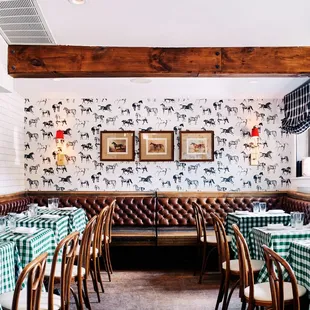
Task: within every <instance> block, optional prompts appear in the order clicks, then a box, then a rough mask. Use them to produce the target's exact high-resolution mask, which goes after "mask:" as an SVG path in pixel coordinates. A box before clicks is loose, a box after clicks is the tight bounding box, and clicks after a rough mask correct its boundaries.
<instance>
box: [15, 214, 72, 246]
mask: <svg viewBox="0 0 310 310" xmlns="http://www.w3.org/2000/svg"><path fill="white" fill-rule="evenodd" d="M16 227H36V228H47V229H51V230H52V231H53V232H54V236H55V238H54V240H53V241H52V245H53V247H54V249H55V248H56V245H57V244H58V243H59V242H60V241H61V240H62V239H63V238H64V237H66V236H67V235H69V219H68V216H64V215H63V216H60V215H52V214H41V215H37V216H34V217H29V216H25V217H22V218H18V219H17V220H16Z"/></svg>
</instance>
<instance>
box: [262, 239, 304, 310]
mask: <svg viewBox="0 0 310 310" xmlns="http://www.w3.org/2000/svg"><path fill="white" fill-rule="evenodd" d="M263 249H264V256H265V260H266V266H267V270H268V275H269V286H270V291H269V293H271V299H272V309H273V310H284V306H285V305H287V304H292V305H293V309H294V310H300V309H301V307H300V298H301V297H303V296H305V295H306V292H307V290H306V288H305V287H303V286H301V285H298V284H297V280H296V277H295V274H294V272H293V270H292V268H291V266H290V265H289V264H288V262H287V261H286V260H285V259H284V258H282V257H281V256H280V255H278V254H277V253H276V252H274V251H273V250H272V249H270V248H268V247H267V246H266V245H263ZM283 270H284V271H285V272H286V273H287V274H288V276H289V279H290V282H284V276H283ZM305 297H306V296H305ZM302 309H306V306H303V307H302Z"/></svg>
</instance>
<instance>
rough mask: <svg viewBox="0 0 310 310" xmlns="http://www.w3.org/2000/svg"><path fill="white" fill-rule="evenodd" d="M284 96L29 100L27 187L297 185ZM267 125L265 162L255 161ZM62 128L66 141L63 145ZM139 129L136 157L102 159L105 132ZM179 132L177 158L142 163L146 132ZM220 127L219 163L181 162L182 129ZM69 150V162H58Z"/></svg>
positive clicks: (248, 188)
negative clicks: (142, 137)
mask: <svg viewBox="0 0 310 310" xmlns="http://www.w3.org/2000/svg"><path fill="white" fill-rule="evenodd" d="M283 115H284V114H283V102H282V100H281V99H271V100H266V99H264V100H256V99H255V100H254V99H244V100H237V99H236V100H234V99H227V100H225V99H218V100H212V99H205V98H138V100H131V99H128V98H118V99H108V98H93V97H88V98H64V99H61V98H59V99H47V98H43V99H25V118H24V122H25V135H26V136H25V154H24V157H25V180H26V188H27V189H28V190H29V191H31V190H35V191H37V190H42V191H43V190H44V191H49V190H50V191H54V190H57V191H94V190H96V191H114V190H116V191H170V190H171V191H176V190H177V191H227V192H228V191H256V190H258V191H268V190H270V191H273V190H285V189H287V188H288V187H289V186H290V183H291V181H290V176H291V165H292V162H291V152H292V150H291V149H290V145H291V144H290V141H291V139H292V137H291V136H290V135H289V134H287V133H286V132H285V131H284V130H282V129H281V118H283ZM253 126H256V127H258V129H259V133H260V135H259V138H258V147H257V149H256V151H257V152H258V154H259V159H258V165H256V166H251V165H250V160H249V159H250V153H251V151H253V148H255V143H254V142H255V141H253V137H251V129H252V128H253ZM57 130H63V132H64V140H63V141H62V144H61V146H59V145H56V140H55V135H56V131H57ZM105 130H107V131H127V130H134V131H135V161H131V162H125V161H117V162H105V161H100V131H105ZM161 130H162V131H169V130H171V131H174V161H171V162H160V161H156V162H139V131H161ZM181 130H182V131H187V130H189V131H200V130H201V131H206V130H208V131H209V130H211V131H214V161H213V162H181V161H180V160H179V146H180V138H179V133H180V131H181ZM60 149H61V151H62V153H63V154H65V158H66V164H65V165H63V166H57V164H56V156H57V152H58V151H59V150H60Z"/></svg>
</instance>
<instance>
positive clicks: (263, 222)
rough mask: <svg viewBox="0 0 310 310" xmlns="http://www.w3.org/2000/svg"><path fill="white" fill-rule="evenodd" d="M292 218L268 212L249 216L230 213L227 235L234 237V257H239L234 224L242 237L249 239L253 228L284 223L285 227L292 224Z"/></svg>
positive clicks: (232, 246) (283, 214)
mask: <svg viewBox="0 0 310 310" xmlns="http://www.w3.org/2000/svg"><path fill="white" fill-rule="evenodd" d="M290 220H291V216H290V215H289V214H286V213H282V214H271V213H268V212H264V213H253V212H249V214H247V215H243V214H242V215H241V214H235V213H228V214H227V221H226V232H227V235H232V236H233V237H232V242H231V249H232V250H233V253H234V255H235V256H236V257H237V255H238V251H237V244H236V239H235V234H234V231H233V229H232V224H237V226H238V227H239V229H240V232H241V233H242V235H243V236H244V237H245V238H246V239H247V238H248V235H249V233H250V232H251V231H252V229H253V227H263V226H267V225H268V224H271V223H273V224H277V223H283V224H284V225H285V226H287V225H289V224H290Z"/></svg>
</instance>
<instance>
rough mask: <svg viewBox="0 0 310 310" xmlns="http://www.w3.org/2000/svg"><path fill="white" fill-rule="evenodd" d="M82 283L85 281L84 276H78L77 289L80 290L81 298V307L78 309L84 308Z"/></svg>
mask: <svg viewBox="0 0 310 310" xmlns="http://www.w3.org/2000/svg"><path fill="white" fill-rule="evenodd" d="M82 283H83V279H82V278H78V279H77V290H78V298H79V304H80V308H78V309H81V310H83V309H84V304H83V287H82Z"/></svg>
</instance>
